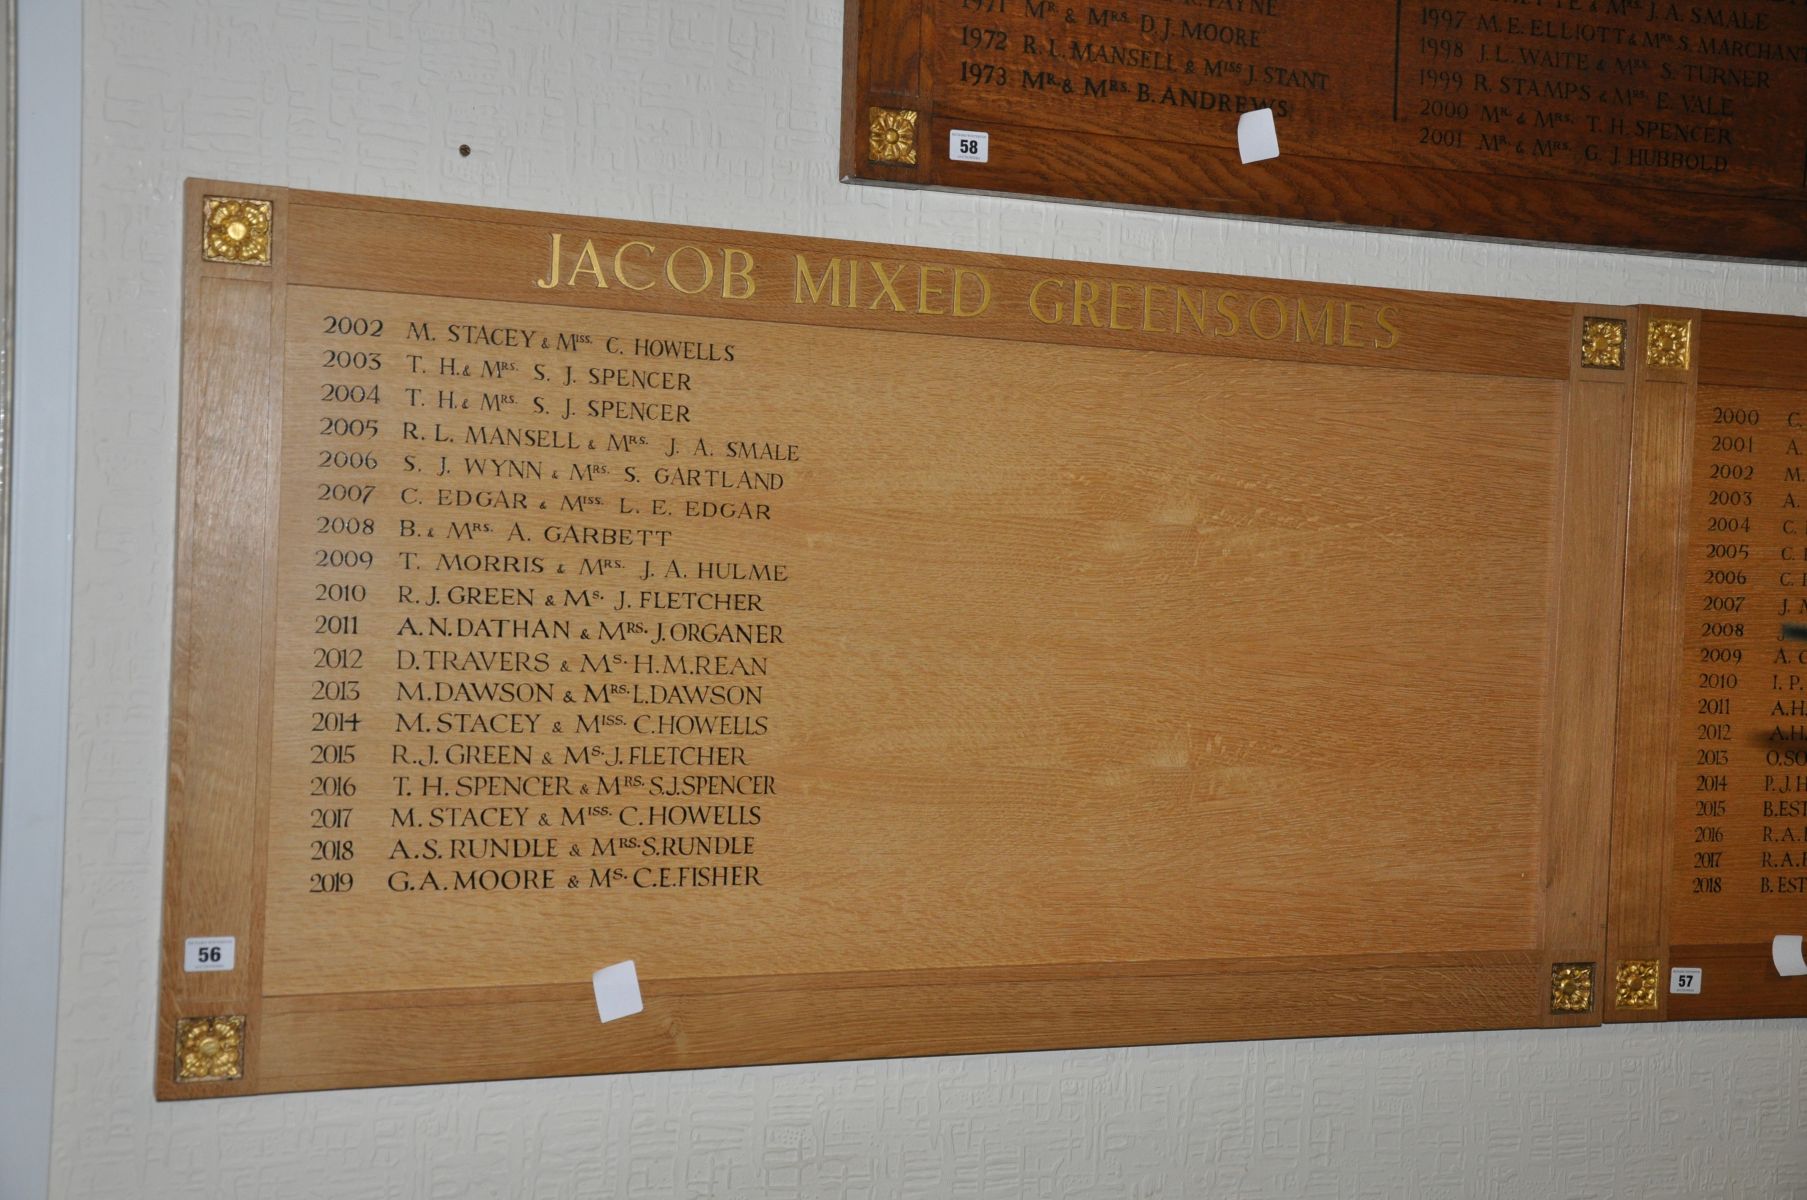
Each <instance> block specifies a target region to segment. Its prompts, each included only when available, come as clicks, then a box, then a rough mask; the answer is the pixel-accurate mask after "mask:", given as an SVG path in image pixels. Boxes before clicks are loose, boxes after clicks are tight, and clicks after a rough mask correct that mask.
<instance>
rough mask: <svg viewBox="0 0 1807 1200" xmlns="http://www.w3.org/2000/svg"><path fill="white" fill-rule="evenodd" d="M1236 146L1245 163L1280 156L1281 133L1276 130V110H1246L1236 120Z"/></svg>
mask: <svg viewBox="0 0 1807 1200" xmlns="http://www.w3.org/2000/svg"><path fill="white" fill-rule="evenodd" d="M1236 148H1237V149H1238V150H1239V151H1241V152H1242V161H1243V162H1245V163H1252V162H1261V161H1262V160H1264V159H1269V158H1279V157H1280V135H1279V134H1278V133H1275V132H1274V110H1273V109H1271V108H1258V109H1256V110H1255V111H1254V112H1245V113H1243V114H1242V116H1241V117H1240V118H1238V120H1237V122H1236Z"/></svg>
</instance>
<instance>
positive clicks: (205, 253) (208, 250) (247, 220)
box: [201, 196, 274, 267]
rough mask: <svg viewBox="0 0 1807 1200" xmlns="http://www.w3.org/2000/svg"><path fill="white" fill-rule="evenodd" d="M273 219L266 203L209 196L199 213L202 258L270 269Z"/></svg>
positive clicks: (266, 201) (269, 206)
mask: <svg viewBox="0 0 1807 1200" xmlns="http://www.w3.org/2000/svg"><path fill="white" fill-rule="evenodd" d="M273 217H274V214H273V212H272V209H271V205H270V202H269V201H268V200H239V199H234V198H233V197H230V196H208V197H207V198H206V199H205V201H204V202H203V205H202V209H201V257H202V258H204V259H206V260H207V261H208V262H223V263H250V264H252V265H254V266H264V267H267V266H269V265H270V235H271V225H272V223H273Z"/></svg>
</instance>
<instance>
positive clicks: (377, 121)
mask: <svg viewBox="0 0 1807 1200" xmlns="http://www.w3.org/2000/svg"><path fill="white" fill-rule="evenodd" d="M1324 2H1326V3H1327V2H1328V0H1324ZM85 22H86V50H85V64H84V66H85V80H84V88H85V93H84V94H85V105H86V108H85V118H84V126H85V128H84V137H83V146H84V152H85V168H84V169H85V176H84V180H83V187H82V194H83V202H82V214H81V215H82V250H83V275H82V294H81V377H80V378H81V411H80V428H79V439H80V440H79V452H78V453H79V461H78V501H77V515H76V536H75V546H76V599H75V607H74V618H75V639H76V650H75V666H74V677H73V683H72V689H73V695H72V725H71V731H70V732H71V739H72V749H71V755H70V757H71V764H70V767H71V770H70V802H69V814H68V821H69V841H68V850H67V856H66V872H65V874H66V883H65V909H64V930H63V961H62V1000H61V1019H60V1023H59V1025H58V1027H57V1050H58V1069H57V1094H56V1108H55V1129H54V1133H55V1141H54V1145H55V1150H54V1159H53V1163H52V1181H53V1188H52V1190H53V1194H55V1195H57V1196H70V1197H91V1196H121V1197H132V1198H134V1200H136V1198H140V1197H170V1198H175V1197H182V1198H184V1200H187V1198H191V1197H206V1196H221V1197H225V1196H237V1197H251V1196H256V1197H269V1198H278V1197H310V1198H311V1197H372V1198H375V1197H384V1198H388V1197H434V1198H450V1197H464V1196H475V1197H484V1196H498V1197H501V1196H528V1197H546V1198H552V1197H580V1196H581V1197H628V1196H632V1197H654V1196H666V1195H671V1196H684V1197H712V1198H713V1197H730V1196H853V1197H890V1196H921V1197H977V1196H996V1197H1016V1196H1031V1197H1055V1196H1075V1197H1205V1196H1209V1197H1268V1196H1272V1197H1282V1196H1284V1197H1288V1198H1299V1197H1386V1198H1387V1200H1393V1198H1395V1197H1433V1196H1434V1197H1448V1196H1475V1197H1489V1198H1499V1200H1504V1198H1506V1197H1527V1198H1530V1197H1537V1198H1543V1197H1566V1196H1575V1197H1581V1196H1623V1197H1628V1198H1637V1200H1650V1198H1655V1197H1664V1196H1675V1197H1684V1196H1685V1197H1699V1196H1750V1197H1784V1196H1803V1195H1807V1022H1804V1021H1792V1022H1755V1023H1748V1024H1740V1025H1712V1026H1694V1027H1681V1026H1678V1027H1668V1028H1643V1029H1630V1030H1593V1031H1581V1032H1572V1033H1493V1034H1479V1035H1461V1036H1425V1037H1406V1038H1401V1037H1392V1038H1372V1039H1353V1040H1333V1041H1315V1042H1276V1043H1267V1044H1253V1045H1226V1046H1203V1047H1177V1048H1163V1049H1152V1050H1121V1051H1093V1052H1085V1053H1072V1054H1033V1055H1011V1056H981V1057H973V1058H963V1059H929V1060H914V1061H906V1062H874V1063H859V1064H846V1065H817V1066H799V1067H789V1068H779V1069H758V1070H723V1071H705V1072H696V1073H689V1074H666V1075H642V1076H627V1077H620V1078H592V1079H578V1080H562V1081H548V1082H523V1083H507V1084H494V1085H467V1086H459V1087H438V1088H406V1089H392V1090H381V1091H365V1092H345V1093H326V1094H314V1095H301V1096H278V1097H266V1098H255V1099H245V1100H230V1101H208V1102H188V1103H182V1104H161V1105H160V1104H156V1103H154V1102H153V1101H152V1100H151V1087H150V1080H151V1071H152V1021H153V1015H154V1001H155V991H156V977H155V963H156V938H157V906H158V896H159V887H160V883H161V880H160V878H159V875H160V871H159V862H160V847H161V839H162V833H163V786H162V779H163V770H164V752H165V733H164V726H165V720H166V715H167V713H166V702H165V694H166V689H167V686H168V658H169V605H170V570H171V567H170V563H171V553H172V525H173V515H174V511H175V464H176V398H177V331H178V328H179V312H178V296H179V292H178V265H179V261H180V256H179V253H178V244H177V242H178V239H177V231H178V221H179V213H178V205H179V200H180V195H181V182H182V180H183V178H184V177H185V176H188V175H208V176H215V177H220V178H227V179H232V178H238V179H244V180H249V181H261V182H268V183H272V184H290V185H296V186H302V187H314V188H326V189H333V190H340V191H355V192H368V193H377V194H384V195H395V196H407V197H417V198H421V199H432V200H456V201H464V202H469V203H477V204H485V205H496V206H503V207H515V208H537V209H547V210H552V211H561V212H572V213H584V214H598V215H606V216H614V217H628V218H646V219H653V220H673V221H685V222H694V223H698V224H703V225H716V226H728V227H739V228H747V229H758V230H774V231H779V232H784V233H798V234H823V235H829V236H835V237H845V238H860V239H870V240H875V241H885V242H905V243H920V244H924V245H936V246H949V247H956V248H960V249H971V250H998V251H1007V252H1013V253H1025V254H1036V255H1052V256H1060V257H1072V258H1084V259H1100V260H1107V261H1115V262H1124V263H1135V264H1146V265H1160V266H1180V267H1189V268H1199V269H1209V270H1218V271H1231V272H1241V273H1247V274H1252V275H1267V276H1278V277H1283V278H1292V279H1300V280H1323V281H1338V282H1356V283H1368V284H1384V285H1390V286H1397V287H1410V288H1425V289H1432V290H1441V291H1466V292H1483V293H1498V294H1502V295H1510V296H1525V297H1541V298H1547V299H1557V300H1573V299H1583V298H1585V299H1592V300H1597V301H1602V302H1609V301H1610V302H1625V303H1630V302H1637V301H1646V302H1659V303H1671V304H1689V305H1706V306H1711V307H1722V308H1744V309H1756V310H1764V311H1773V312H1788V313H1795V314H1803V315H1807V271H1804V270H1803V269H1801V268H1786V267H1773V266H1769V267H1766V266H1753V265H1729V264H1725V263H1716V262H1694V261H1679V260H1674V259H1661V258H1651V257H1638V256H1632V255H1616V254H1596V253H1584V252H1579V251H1571V250H1554V249H1531V248H1524V247H1511V246H1501V245H1490V244H1483V243H1478V242H1459V241H1442V240H1433V239H1426V238H1406V237H1397V236H1388V235H1380V234H1363V233H1349V232H1337V231H1330V230H1320V229H1305V228H1285V227H1279V226H1273V225H1262V224H1250V223H1233V222H1226V221H1217V220H1207V219H1202V218H1193V217H1175V216H1162V215H1151V214H1140V213H1125V212H1117V211H1111V210H1107V209H1099V208H1082V207H1077V206H1060V205H1052V204H1034V203H1027V202H1016V201H1003V200H995V199H986V198H977V197H967V196H951V195H933V194H927V193H922V192H905V191H886V190H877V189H866V188H855V187H848V186H845V185H842V184H841V183H839V182H837V181H836V178H835V175H836V172H835V161H836V148H835V146H836V143H835V125H836V121H837V112H838V98H839V89H840V59H841V4H840V0H737V2H735V3H728V2H725V0H724V2H722V3H714V2H709V0H691V2H688V3H676V2H674V3H626V2H623V3H608V2H606V0H591V2H588V3H583V2H578V0H532V2H527V0H522V2H518V3H501V2H495V3H485V2H483V0H423V2H418V3H404V2H401V0H395V2H392V3H365V2H364V0H320V2H315V3H308V2H304V0H271V2H251V0H211V2H209V0H89V2H88V3H87V5H86V9H85ZM461 142H466V143H469V144H470V145H471V146H472V147H473V148H474V151H475V152H474V153H473V154H472V155H471V156H470V157H469V158H460V157H459V156H458V154H457V146H458V144H459V143H461ZM25 236H26V237H28V238H29V237H30V233H29V231H27V233H26V235H25ZM27 303H29V301H27ZM21 515H22V517H23V518H24V519H29V505H28V504H25V505H21ZM15 702H24V703H29V702H30V696H29V695H26V696H24V697H22V698H20V699H19V700H17V701H15ZM497 1033H498V1036H506V1034H507V1031H506V1030H498V1031H497Z"/></svg>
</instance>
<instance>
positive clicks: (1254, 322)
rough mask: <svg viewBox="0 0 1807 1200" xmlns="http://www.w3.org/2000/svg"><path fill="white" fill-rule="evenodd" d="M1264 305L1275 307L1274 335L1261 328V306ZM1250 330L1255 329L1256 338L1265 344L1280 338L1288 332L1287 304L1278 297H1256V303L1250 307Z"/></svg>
mask: <svg viewBox="0 0 1807 1200" xmlns="http://www.w3.org/2000/svg"><path fill="white" fill-rule="evenodd" d="M1263 304H1271V305H1273V306H1274V331H1273V332H1272V333H1267V332H1264V331H1263V330H1262V328H1261V320H1260V317H1261V306H1262V305H1263ZM1249 328H1250V329H1253V330H1254V331H1255V336H1256V337H1258V338H1260V339H1261V340H1262V341H1264V342H1271V341H1273V340H1274V339H1275V338H1277V337H1279V336H1280V335H1281V334H1283V333H1285V332H1286V303H1285V302H1284V301H1283V300H1281V299H1280V297H1278V296H1257V297H1255V302H1254V303H1253V304H1251V305H1249Z"/></svg>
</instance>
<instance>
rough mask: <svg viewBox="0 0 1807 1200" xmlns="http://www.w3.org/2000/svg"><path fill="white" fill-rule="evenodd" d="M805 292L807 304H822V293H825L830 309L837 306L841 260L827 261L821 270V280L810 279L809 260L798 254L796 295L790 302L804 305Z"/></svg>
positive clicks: (839, 294) (839, 298) (839, 297)
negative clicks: (805, 293) (807, 296)
mask: <svg viewBox="0 0 1807 1200" xmlns="http://www.w3.org/2000/svg"><path fill="white" fill-rule="evenodd" d="M805 291H807V292H808V293H809V303H811V304H820V303H822V293H823V292H827V293H828V303H829V305H830V306H831V307H833V306H838V305H839V304H840V303H841V260H840V259H838V258H831V259H829V260H828V265H827V266H825V267H823V268H822V278H821V279H812V278H810V274H809V260H808V259H806V258H804V257H803V256H802V255H801V254H799V255H798V256H797V282H796V294H795V295H794V296H793V297H792V301H793V302H794V303H797V304H802V303H804V300H803V294H804V292H805Z"/></svg>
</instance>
